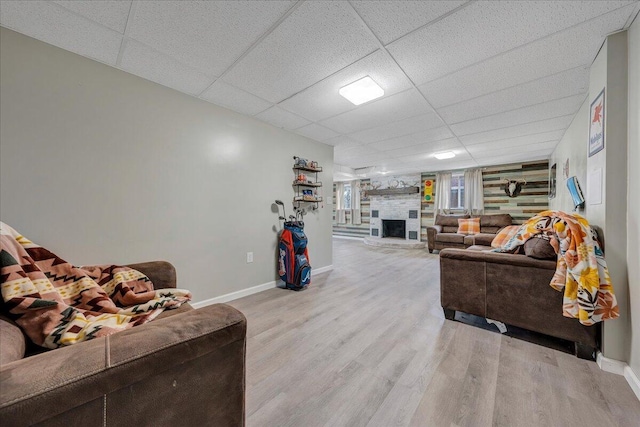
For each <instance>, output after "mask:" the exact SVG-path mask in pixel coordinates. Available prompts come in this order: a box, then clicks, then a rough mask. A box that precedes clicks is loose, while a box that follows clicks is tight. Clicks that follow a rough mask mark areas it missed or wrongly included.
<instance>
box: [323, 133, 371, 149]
mask: <svg viewBox="0 0 640 427" xmlns="http://www.w3.org/2000/svg"><path fill="white" fill-rule="evenodd" d="M322 142H324V143H325V144H329V145H333V146H335V147H337V146H342V147H355V146H357V145H363V143H362V142H361V141H356V140H355V139H351V138H349V137H348V136H346V135H338V136H336V137H335V138H330V139H327V140H326V141H322Z"/></svg>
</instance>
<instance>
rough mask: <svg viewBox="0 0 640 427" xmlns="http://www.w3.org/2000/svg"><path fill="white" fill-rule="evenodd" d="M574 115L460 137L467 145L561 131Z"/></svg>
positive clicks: (567, 125)
mask: <svg viewBox="0 0 640 427" xmlns="http://www.w3.org/2000/svg"><path fill="white" fill-rule="evenodd" d="M573 117H574V116H573V115H572V114H570V115H567V116H561V117H554V118H553V119H547V120H540V121H536V122H532V123H526V124H523V125H516V126H509V127H505V128H500V129H495V130H490V131H487V132H480V133H474V134H470V135H465V136H460V137H459V139H460V141H462V143H463V144H464V145H466V146H468V145H471V144H482V143H484V142H492V141H498V140H504V139H515V138H524V137H526V136H529V135H534V134H539V133H543V132H551V131H559V132H564V131H565V129H567V127H569V125H570V124H571V121H572V120H573Z"/></svg>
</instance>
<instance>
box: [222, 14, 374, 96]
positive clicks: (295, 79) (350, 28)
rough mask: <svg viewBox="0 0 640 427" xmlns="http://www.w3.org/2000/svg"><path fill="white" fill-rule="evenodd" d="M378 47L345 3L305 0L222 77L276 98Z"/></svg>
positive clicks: (299, 88) (247, 88)
mask: <svg viewBox="0 0 640 427" xmlns="http://www.w3.org/2000/svg"><path fill="white" fill-rule="evenodd" d="M270 3H271V2H265V3H263V4H270ZM267 7H270V6H267ZM377 48H378V44H377V43H376V41H375V40H374V39H373V37H372V36H371V34H370V33H369V32H368V31H367V30H366V29H365V28H364V26H363V24H362V22H361V21H360V20H359V19H357V17H356V16H355V13H354V12H353V11H352V10H350V6H349V4H348V3H346V2H334V1H332V2H329V1H322V2H304V3H302V4H301V5H300V7H298V8H297V9H296V10H295V11H294V12H292V13H291V15H289V16H288V17H287V19H286V20H285V21H284V22H283V23H282V24H280V25H279V26H278V27H277V28H276V29H275V30H274V31H273V32H272V33H271V34H270V35H269V36H267V37H266V38H265V39H264V40H262V41H261V43H260V44H259V45H258V46H256V47H255V48H254V49H253V50H252V51H251V52H250V53H249V54H247V56H245V57H244V58H243V59H242V60H241V61H239V62H238V63H237V64H236V65H235V66H234V67H233V69H231V71H230V72H229V74H227V75H226V76H225V77H224V80H225V81H227V82H229V83H231V84H233V85H234V86H236V87H240V88H243V89H245V90H247V91H248V92H251V93H254V94H256V95H258V96H260V97H261V98H264V99H267V100H269V101H272V102H280V101H282V100H284V99H286V98H289V97H290V96H291V95H293V94H295V93H297V92H299V91H301V90H303V89H306V88H307V87H309V86H311V85H313V84H315V83H317V82H318V81H320V80H322V79H324V78H326V77H327V76H329V75H331V74H333V73H335V72H336V71H339V70H341V69H343V68H344V67H346V66H348V65H350V64H353V63H354V62H356V61H357V60H359V59H361V58H363V57H365V56H366V55H368V54H370V53H372V52H373V51H375V50H376V49H377Z"/></svg>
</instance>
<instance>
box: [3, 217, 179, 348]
mask: <svg viewBox="0 0 640 427" xmlns="http://www.w3.org/2000/svg"><path fill="white" fill-rule="evenodd" d="M0 244H1V249H0V278H1V282H0V286H1V289H2V304H1V305H2V307H1V308H2V314H4V315H8V316H9V317H11V318H12V319H13V320H15V322H16V323H17V324H18V325H19V326H20V327H21V328H22V330H23V331H24V332H25V333H26V334H27V336H28V337H29V338H30V339H31V340H32V341H33V342H34V343H36V344H38V345H40V346H42V347H47V348H57V347H61V346H66V345H71V344H75V343H77V342H81V341H86V340H90V339H92V338H96V337H101V336H106V335H111V334H113V333H115V332H118V331H121V330H124V329H129V328H131V327H133V326H136V325H141V324H143V323H146V322H149V321H151V320H152V319H154V318H155V317H157V316H158V315H159V314H160V313H161V312H162V311H163V310H165V309H169V308H176V307H179V306H180V305H182V304H183V303H185V302H186V301H189V300H190V299H191V294H190V293H189V292H188V291H185V290H181V289H164V290H162V289H161V290H154V289H153V283H151V281H150V280H149V278H147V277H146V276H145V275H144V274H142V273H140V272H139V271H136V270H133V269H131V268H128V267H119V266H115V265H110V266H108V265H103V266H92V267H74V266H73V265H71V264H69V263H68V262H66V261H65V260H63V259H61V258H59V257H58V256H56V255H55V254H53V253H51V252H50V251H48V250H47V249H45V248H43V247H41V246H38V245H36V244H35V243H33V242H31V241H29V240H28V239H26V238H25V237H23V236H22V235H20V234H19V233H18V232H17V231H15V230H14V229H13V228H11V227H9V226H8V225H6V224H4V223H2V222H0Z"/></svg>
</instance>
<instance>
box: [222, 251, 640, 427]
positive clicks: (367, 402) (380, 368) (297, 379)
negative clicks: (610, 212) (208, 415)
mask: <svg viewBox="0 0 640 427" xmlns="http://www.w3.org/2000/svg"><path fill="white" fill-rule="evenodd" d="M310 255H311V260H312V261H313V253H311V254H310ZM333 256H334V263H333V265H334V270H333V271H331V272H328V273H324V274H320V275H317V276H315V277H314V278H313V283H312V285H311V287H310V288H309V289H308V290H305V291H303V292H293V291H287V290H282V289H271V290H268V291H265V292H261V293H259V294H255V295H251V296H248V297H245V298H242V299H239V300H236V301H232V302H231V303H230V304H231V305H233V306H235V307H236V308H238V309H239V310H241V311H242V312H243V313H244V314H245V315H246V316H247V319H248V342H247V394H246V399H247V407H246V415H247V425H248V426H249V427H262V426H278V427H280V426H305V427H307V426H325V425H326V426H367V425H368V426H383V427H387V426H460V427H462V426H474V427H475V426H479V427H480V426H563V427H564V426H640V402H639V401H638V400H637V399H636V397H635V395H634V394H633V392H632V391H631V389H630V387H629V385H628V384H627V383H626V381H625V379H624V378H623V377H622V376H618V375H614V374H609V373H606V372H603V371H601V370H600V369H599V368H598V366H597V365H596V364H595V363H594V362H588V361H584V360H580V359H577V358H576V357H574V356H572V355H570V354H565V353H562V352H559V351H556V350H551V349H548V348H545V347H542V346H538V345H536V344H531V343H528V342H525V341H521V340H518V339H515V338H509V337H506V336H502V335H500V334H498V333H495V332H491V331H486V330H483V329H480V328H477V327H473V326H468V325H465V324H463V323H460V322H453V321H449V320H445V319H444V316H443V314H442V309H441V307H440V301H439V267H438V256H437V255H431V254H429V253H428V252H427V251H426V250H405V249H384V248H372V247H369V246H365V245H364V244H362V243H361V242H359V241H353V240H342V239H334V255H333ZM558 309H560V307H558Z"/></svg>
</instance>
